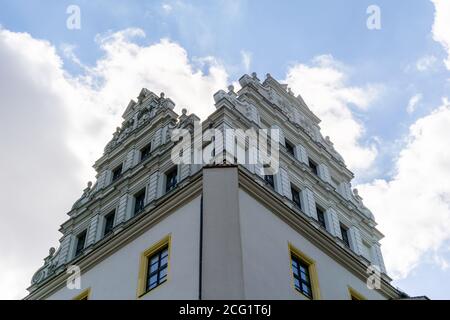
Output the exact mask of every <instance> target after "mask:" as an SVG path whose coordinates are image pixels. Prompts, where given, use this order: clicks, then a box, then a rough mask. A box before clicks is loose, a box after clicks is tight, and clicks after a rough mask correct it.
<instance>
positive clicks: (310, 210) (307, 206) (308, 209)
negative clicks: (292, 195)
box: [301, 188, 317, 220]
mask: <svg viewBox="0 0 450 320" xmlns="http://www.w3.org/2000/svg"><path fill="white" fill-rule="evenodd" d="M301 197H302V207H303V208H304V210H305V213H306V214H307V215H308V216H310V217H312V218H314V219H316V220H317V211H316V200H315V199H314V193H313V192H312V191H311V190H310V189H308V188H305V189H303V190H302V191H301Z"/></svg>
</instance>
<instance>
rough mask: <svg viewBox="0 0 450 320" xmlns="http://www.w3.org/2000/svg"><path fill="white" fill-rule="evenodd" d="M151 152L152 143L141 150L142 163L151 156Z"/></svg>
mask: <svg viewBox="0 0 450 320" xmlns="http://www.w3.org/2000/svg"><path fill="white" fill-rule="evenodd" d="M151 150H152V144H151V143H149V144H148V145H146V146H145V147H143V148H142V149H141V161H144V160H145V159H147V158H148V157H149V156H150V152H151Z"/></svg>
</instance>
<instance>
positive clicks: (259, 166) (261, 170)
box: [254, 162, 264, 177]
mask: <svg viewBox="0 0 450 320" xmlns="http://www.w3.org/2000/svg"><path fill="white" fill-rule="evenodd" d="M254 168H255V173H256V174H257V175H258V176H260V177H264V167H263V165H262V164H261V163H259V162H257V163H256V164H255V166H254Z"/></svg>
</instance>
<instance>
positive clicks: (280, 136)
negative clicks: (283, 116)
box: [271, 124, 286, 146]
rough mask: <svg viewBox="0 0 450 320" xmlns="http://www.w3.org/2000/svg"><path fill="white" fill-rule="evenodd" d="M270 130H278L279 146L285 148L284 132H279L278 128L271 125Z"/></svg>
mask: <svg viewBox="0 0 450 320" xmlns="http://www.w3.org/2000/svg"><path fill="white" fill-rule="evenodd" d="M271 129H278V132H279V141H280V144H282V145H283V146H285V145H286V141H285V140H284V132H283V130H281V128H280V126H278V125H276V124H274V125H272V127H271Z"/></svg>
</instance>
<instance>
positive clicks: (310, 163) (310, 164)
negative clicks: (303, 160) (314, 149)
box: [308, 159, 319, 176]
mask: <svg viewBox="0 0 450 320" xmlns="http://www.w3.org/2000/svg"><path fill="white" fill-rule="evenodd" d="M308 165H309V167H310V168H311V170H312V172H313V173H314V174H315V175H316V176H317V175H319V174H318V171H317V164H316V163H315V162H314V161H312V160H311V159H308Z"/></svg>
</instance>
